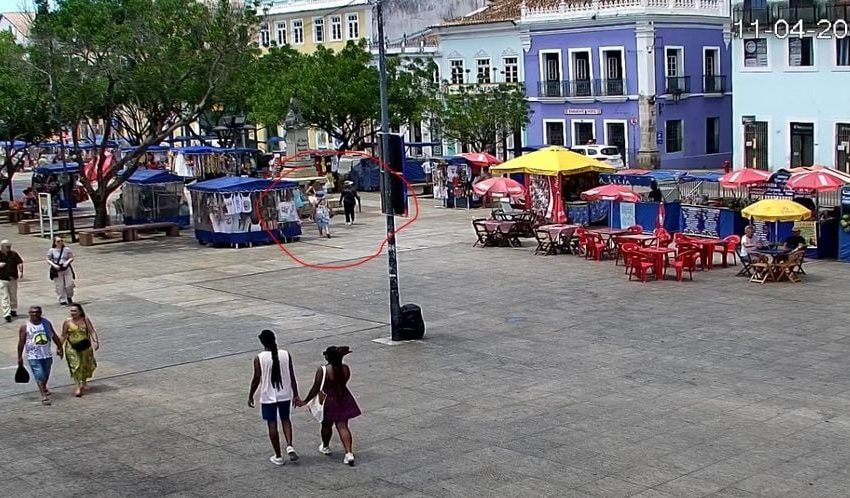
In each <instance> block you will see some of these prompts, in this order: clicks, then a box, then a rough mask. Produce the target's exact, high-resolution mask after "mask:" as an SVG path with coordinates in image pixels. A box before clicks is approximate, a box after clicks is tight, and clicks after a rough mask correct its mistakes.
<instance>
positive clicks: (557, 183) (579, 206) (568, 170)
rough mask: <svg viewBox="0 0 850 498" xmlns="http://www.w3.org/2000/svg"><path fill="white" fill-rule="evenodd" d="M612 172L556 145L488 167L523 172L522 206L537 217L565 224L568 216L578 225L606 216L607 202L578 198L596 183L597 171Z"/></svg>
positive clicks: (589, 159) (606, 166) (601, 164)
mask: <svg viewBox="0 0 850 498" xmlns="http://www.w3.org/2000/svg"><path fill="white" fill-rule="evenodd" d="M615 171H616V169H615V168H612V167H610V166H608V165H606V164H605V163H602V162H600V161H597V160H595V159H591V158H589V157H587V156H584V155H581V154H577V153H575V152H572V151H570V150H567V149H565V148H563V147H558V146H551V147H544V148H542V149H540V150H538V151H535V152H532V153H530V154H526V155H522V156H519V157H517V158H514V159H511V160H510V161H507V162H505V163H502V164H500V165H498V166H493V167H491V168H490V172H491V173H492V174H493V175H499V174H511V173H523V174H524V175H525V177H524V179H525V182H524V183H525V185H526V187H527V188H528V194H527V197H526V206H527V207H528V208H529V209H530V210H531V211H533V212H534V213H535V216H537V218H538V219H539V220H546V221H548V222H551V223H565V222H566V221H567V219H569V221H570V223H575V224H580V225H588V224H591V223H597V222H600V221H603V220H605V218H606V216H608V211H609V204H610V203H609V202H607V201H589V202H588V201H579V200H578V199H580V195H581V192H584V191H586V190H588V189H590V188H593V187H595V186H596V185H598V184H599V173H613V172H615ZM571 199H575V200H574V201H573V200H571ZM565 201H566V202H565Z"/></svg>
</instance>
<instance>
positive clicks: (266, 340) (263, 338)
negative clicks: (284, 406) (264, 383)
mask: <svg viewBox="0 0 850 498" xmlns="http://www.w3.org/2000/svg"><path fill="white" fill-rule="evenodd" d="M260 344H262V345H263V347H264V348H266V351H269V352H270V353H271V354H272V372H271V374H272V379H271V380H272V387H274V388H275V389H280V388H282V387H283V379H282V378H281V375H280V358H278V355H277V339H276V338H275V335H274V332H272V331H271V330H268V329H266V330H263V331H262V332H260Z"/></svg>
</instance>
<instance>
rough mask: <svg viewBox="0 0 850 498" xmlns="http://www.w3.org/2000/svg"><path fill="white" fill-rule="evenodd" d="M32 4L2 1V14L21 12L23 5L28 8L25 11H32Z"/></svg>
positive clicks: (17, 0) (8, 0)
mask: <svg viewBox="0 0 850 498" xmlns="http://www.w3.org/2000/svg"><path fill="white" fill-rule="evenodd" d="M32 4H33V2H32V0H0V12H18V11H20V10H21V5H26V6H27V7H28V8H27V9H24V10H32V7H31V6H32Z"/></svg>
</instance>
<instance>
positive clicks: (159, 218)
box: [121, 170, 191, 228]
mask: <svg viewBox="0 0 850 498" xmlns="http://www.w3.org/2000/svg"><path fill="white" fill-rule="evenodd" d="M121 200H122V205H123V209H122V213H123V214H124V224H125V225H138V224H142V223H158V222H173V223H177V224H178V225H180V226H181V227H183V228H188V227H189V224H190V222H191V219H190V216H189V203H188V201H187V200H186V197H185V196H184V184H183V178H181V177H179V176H177V175H174V174H171V173H169V172H167V171H160V170H138V171H136V172H135V173H133V174H132V175H131V176H130V178H129V179H127V181H126V182H125V183H124V187H123V190H122V191H121Z"/></svg>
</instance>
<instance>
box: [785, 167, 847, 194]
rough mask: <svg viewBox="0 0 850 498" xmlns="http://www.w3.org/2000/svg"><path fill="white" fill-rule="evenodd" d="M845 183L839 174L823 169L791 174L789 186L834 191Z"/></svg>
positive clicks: (797, 188)
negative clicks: (831, 173)
mask: <svg viewBox="0 0 850 498" xmlns="http://www.w3.org/2000/svg"><path fill="white" fill-rule="evenodd" d="M844 185H845V183H844V182H843V181H842V180H841V179H840V178H838V177H837V176H834V175H830V174H828V173H825V172H823V171H808V172H806V173H797V174H795V175H791V178H789V179H788V186H789V187H791V188H792V189H795V190H809V191H815V192H833V191H835V190H838V189H840V188H841V187H843V186H844Z"/></svg>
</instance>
